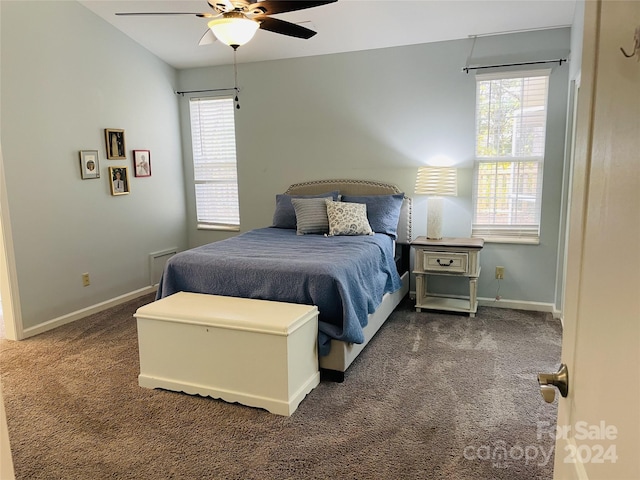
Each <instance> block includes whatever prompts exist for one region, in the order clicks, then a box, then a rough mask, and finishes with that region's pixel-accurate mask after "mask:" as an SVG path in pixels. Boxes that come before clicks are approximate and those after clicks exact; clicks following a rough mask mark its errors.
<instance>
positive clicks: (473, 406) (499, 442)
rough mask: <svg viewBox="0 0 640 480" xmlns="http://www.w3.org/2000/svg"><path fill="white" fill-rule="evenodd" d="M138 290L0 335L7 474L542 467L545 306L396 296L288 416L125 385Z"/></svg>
mask: <svg viewBox="0 0 640 480" xmlns="http://www.w3.org/2000/svg"><path fill="white" fill-rule="evenodd" d="M151 300H152V297H145V298H142V299H139V300H136V301H132V302H129V303H127V304H125V305H122V306H120V307H117V308H114V309H112V310H109V311H107V312H103V313H100V314H96V315H93V316H91V317H88V318H86V319H84V320H80V321H77V322H75V323H73V324H69V325H66V326H64V327H60V328H58V329H57V330H54V331H51V332H48V333H45V334H42V335H39V336H37V337H34V338H32V339H28V340H25V341H22V342H10V341H7V340H2V341H0V348H1V350H0V371H1V374H2V382H3V389H4V395H5V403H6V410H7V417H8V424H9V433H10V438H11V442H12V448H13V456H14V463H15V470H16V478H17V479H48V480H49V479H64V480H71V479H107V478H109V479H153V480H158V479H359V480H364V479H432V478H433V479H465V480H468V479H471V480H473V479H483V480H485V479H510V480H515V479H527V480H531V479H551V478H552V471H553V457H551V458H549V455H550V452H552V451H553V441H552V440H550V436H549V435H548V434H547V433H548V431H549V428H550V427H549V426H548V425H552V424H553V423H554V422H555V415H556V406H555V404H551V405H550V404H546V403H544V402H543V400H542V397H541V395H540V393H539V391H538V386H537V382H536V374H537V373H538V372H542V371H555V370H556V369H557V367H558V364H559V358H560V344H561V340H560V338H561V329H560V325H559V322H557V321H555V320H553V319H552V318H551V317H550V316H549V315H548V314H541V313H527V312H519V311H514V310H504V309H497V308H480V310H479V312H478V316H477V317H476V318H474V319H470V318H468V317H465V316H460V315H446V314H434V313H425V312H422V313H416V312H415V311H414V310H413V308H412V306H411V303H410V301H408V299H406V300H405V302H403V303H402V304H401V306H400V307H399V308H398V309H397V311H396V312H395V313H394V314H393V315H392V317H391V318H390V319H389V321H387V323H386V324H385V325H384V326H383V328H382V329H381V330H380V332H379V333H378V335H377V336H376V337H375V339H374V340H373V341H372V343H371V344H370V345H369V346H368V347H367V348H366V349H365V351H364V352H363V353H362V354H361V355H360V357H359V358H358V359H357V360H356V362H355V363H354V364H353V365H352V367H351V368H350V370H349V371H348V372H347V376H346V380H345V382H344V383H341V384H339V383H328V382H322V383H321V384H320V385H319V386H318V387H317V388H316V389H315V390H313V391H312V392H311V394H310V395H309V396H308V397H307V398H306V399H305V400H304V401H303V402H302V403H301V405H300V407H299V408H298V410H297V411H296V412H295V413H294V415H293V416H291V417H288V418H287V417H281V416H276V415H272V414H270V413H268V412H266V411H264V410H260V409H254V408H249V407H244V406H241V405H237V404H227V403H225V402H223V401H220V400H213V399H210V398H202V397H196V396H189V395H186V394H181V393H174V392H167V391H162V390H148V389H143V388H140V387H139V386H138V384H137V374H138V368H139V367H138V365H139V364H138V350H137V338H136V325H135V319H134V318H133V317H132V314H133V313H134V312H135V310H136V309H137V308H138V307H139V306H141V305H143V304H145V303H148V302H149V301H151Z"/></svg>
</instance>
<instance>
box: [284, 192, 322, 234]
mask: <svg viewBox="0 0 640 480" xmlns="http://www.w3.org/2000/svg"><path fill="white" fill-rule="evenodd" d="M329 200H330V198H329ZM325 201H327V199H326V198H292V199H291V204H292V205H293V208H294V210H295V212H296V233H297V234H298V235H305V234H307V233H327V232H328V231H329V219H328V218H327V204H326V203H325Z"/></svg>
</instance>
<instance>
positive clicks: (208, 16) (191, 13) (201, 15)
mask: <svg viewBox="0 0 640 480" xmlns="http://www.w3.org/2000/svg"><path fill="white" fill-rule="evenodd" d="M116 15H118V16H125V17H134V16H138V17H139V16H143V15H155V16H160V15H195V16H196V17H202V18H214V17H218V16H219V15H220V14H218V13H199V12H198V13H193V12H116Z"/></svg>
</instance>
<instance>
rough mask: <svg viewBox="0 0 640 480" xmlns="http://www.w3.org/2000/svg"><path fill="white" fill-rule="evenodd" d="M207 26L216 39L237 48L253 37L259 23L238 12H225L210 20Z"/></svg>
mask: <svg viewBox="0 0 640 480" xmlns="http://www.w3.org/2000/svg"><path fill="white" fill-rule="evenodd" d="M207 25H208V26H209V28H210V29H211V31H212V32H213V34H214V35H215V36H216V38H217V39H218V40H220V41H221V42H223V43H226V44H227V45H229V46H230V47H234V48H237V47H239V46H240V45H244V44H245V43H247V42H248V41H249V40H251V39H252V38H253V36H254V35H255V33H256V31H258V28H260V24H259V23H258V22H256V21H255V20H251V19H249V18H247V17H246V16H244V15H243V14H242V13H240V12H226V13H223V14H222V16H221V17H219V18H215V19H213V20H211V21H210V22H209V23H208V24H207Z"/></svg>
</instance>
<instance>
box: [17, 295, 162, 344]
mask: <svg viewBox="0 0 640 480" xmlns="http://www.w3.org/2000/svg"><path fill="white" fill-rule="evenodd" d="M156 289H157V286H156V287H144V288H141V289H139V290H134V291H133V292H129V293H125V294H124V295H120V296H119V297H115V298H112V299H110V300H106V301H104V302H100V303H97V304H95V305H91V306H90V307H86V308H83V309H81V310H76V311H75V312H71V313H68V314H66V315H63V316H61V317H58V318H54V319H52V320H49V321H46V322H44V323H41V324H39V325H36V326H35V327H29V328H25V329H24V330H23V338H29V337H33V336H35V335H39V334H41V333H44V332H48V331H49V330H53V329H54V328H58V327H61V326H62V325H66V324H67V323H71V322H75V321H76V320H80V319H81V318H85V317H88V316H89V315H93V314H94V313H99V312H102V311H104V310H107V309H109V308H112V307H115V306H117V305H120V304H122V303H125V302H128V301H129V300H134V299H136V298H138V297H142V296H143V295H148V294H150V293H154V292H155V291H156Z"/></svg>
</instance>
